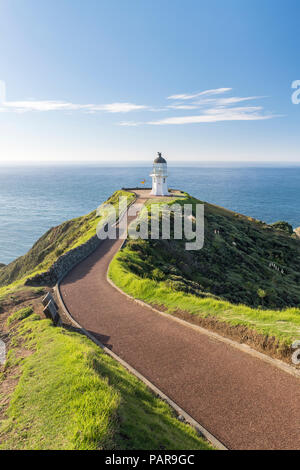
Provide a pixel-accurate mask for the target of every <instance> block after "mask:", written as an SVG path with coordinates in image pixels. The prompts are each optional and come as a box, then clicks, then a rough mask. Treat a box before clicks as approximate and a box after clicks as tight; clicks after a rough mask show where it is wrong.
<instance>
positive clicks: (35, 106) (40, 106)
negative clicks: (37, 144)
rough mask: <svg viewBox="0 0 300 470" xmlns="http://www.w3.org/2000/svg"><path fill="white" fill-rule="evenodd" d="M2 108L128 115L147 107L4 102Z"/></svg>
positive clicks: (135, 105)
mask: <svg viewBox="0 0 300 470" xmlns="http://www.w3.org/2000/svg"><path fill="white" fill-rule="evenodd" d="M2 106H3V107H4V109H5V108H6V109H7V110H8V111H9V110H10V111H19V112H26V111H78V110H83V111H86V112H97V111H106V112H108V113H129V112H130V111H138V110H141V109H147V106H144V105H138V104H133V103H109V104H100V105H97V104H76V103H69V102H66V101H34V100H28V101H5V102H4V103H3V104H2Z"/></svg>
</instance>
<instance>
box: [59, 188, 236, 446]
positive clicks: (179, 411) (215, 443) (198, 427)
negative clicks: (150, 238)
mask: <svg viewBox="0 0 300 470" xmlns="http://www.w3.org/2000/svg"><path fill="white" fill-rule="evenodd" d="M136 200H137V197H136V198H135V200H134V201H132V203H131V204H130V205H129V207H130V206H131V205H132V204H134V203H135V202H136ZM129 207H128V208H127V211H128V209H129ZM123 215H124V214H122V216H121V217H120V218H119V221H120V219H121V218H122V217H123ZM119 221H118V222H119ZM125 243H126V239H125V240H124V241H123V243H122V245H121V246H120V248H119V250H121V249H122V248H123V246H124V244H125ZM82 261H83V260H81V261H80V262H79V263H77V264H80V263H81V262H82ZM109 266H110V264H109ZM74 267H75V266H73V267H72V269H73V268H74ZM108 269H109V267H108ZM68 274H69V273H65V274H64V276H61V277H60V278H59V279H58V280H57V283H56V285H55V286H54V288H53V290H54V293H55V295H56V299H57V301H58V303H59V305H60V307H61V308H62V310H63V312H64V314H65V315H66V317H67V318H68V320H69V321H70V322H71V324H72V325H73V326H74V327H76V328H78V329H80V330H81V332H82V333H83V334H84V335H85V336H87V337H88V338H89V339H91V340H92V341H93V342H94V343H95V344H97V346H99V347H100V348H101V349H102V350H103V351H104V352H105V353H106V354H108V355H109V356H110V357H112V358H113V359H115V360H116V361H117V362H119V364H121V365H122V366H123V367H125V369H127V370H128V371H129V372H131V373H132V374H133V375H135V376H136V377H137V378H138V379H139V380H141V381H142V382H143V383H144V384H145V385H146V386H147V387H148V388H149V389H150V390H151V391H152V392H153V393H154V394H155V395H157V396H159V398H161V399H162V400H163V401H165V402H166V403H168V405H169V406H170V407H171V408H173V410H174V411H175V412H176V413H177V415H178V416H180V415H181V416H182V417H183V418H184V420H185V421H186V422H187V423H188V424H190V425H191V426H192V427H193V428H195V429H196V431H197V432H198V433H199V434H200V435H202V436H204V437H205V438H206V439H207V440H208V441H209V442H210V443H211V444H212V445H213V446H214V447H215V448H216V449H218V450H228V449H227V447H225V445H224V444H222V442H221V441H219V440H218V439H217V438H216V437H215V436H214V435H213V434H211V433H210V432H209V431H208V430H207V429H205V428H204V427H203V426H202V425H201V424H200V423H198V421H196V420H195V419H194V418H193V417H192V416H191V415H189V414H188V413H187V412H186V411H184V410H183V409H182V408H181V407H180V406H179V405H177V403H175V402H174V401H173V400H172V399H171V398H170V397H168V396H167V395H166V394H165V393H164V392H162V391H161V390H160V389H159V388H158V387H156V385H154V384H153V383H152V382H150V381H149V380H148V379H147V378H146V377H144V376H143V375H142V374H141V373H140V372H138V371H137V370H136V369H135V368H134V367H132V366H131V365H130V364H128V363H127V362H126V361H124V360H123V359H122V358H121V357H119V356H118V355H117V354H115V353H114V352H113V351H111V350H110V349H109V348H107V347H106V346H105V345H104V344H102V343H101V341H99V340H98V339H97V338H96V337H95V336H94V335H92V334H91V333H90V332H89V331H87V330H86V329H85V328H83V326H81V325H80V323H78V322H77V321H76V320H75V319H74V318H73V317H72V315H71V313H70V312H69V310H68V309H67V307H66V305H65V303H64V301H63V298H62V296H61V292H60V284H61V282H62V280H63V279H64V278H65V277H66V276H67V275H68ZM106 279H107V281H108V282H109V283H110V284H111V285H112V286H113V287H114V288H115V289H117V290H119V291H120V292H121V293H122V294H123V295H125V296H127V297H129V298H131V297H130V296H128V295H127V294H126V293H125V292H123V291H122V290H121V289H119V288H118V287H117V286H116V285H115V284H114V283H113V282H112V281H111V280H110V279H109V277H108V271H107V273H106ZM132 299H133V298H132ZM133 300H136V299H133ZM141 303H142V302H141ZM145 305H146V306H147V307H148V308H151V307H150V306H149V305H147V304H145ZM159 313H161V312H159Z"/></svg>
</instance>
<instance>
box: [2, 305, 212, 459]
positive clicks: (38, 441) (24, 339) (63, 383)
mask: <svg viewBox="0 0 300 470" xmlns="http://www.w3.org/2000/svg"><path fill="white" fill-rule="evenodd" d="M7 325H8V334H9V337H10V344H11V349H10V351H9V354H8V358H7V361H6V364H5V367H4V368H3V371H2V373H1V366H0V449H84V450H88V449H124V450H125V449H131V450H132V449H210V448H211V447H210V445H208V443H207V442H206V441H204V440H203V439H201V438H200V437H199V436H198V435H197V433H196V432H195V430H194V429H192V428H191V427H190V426H188V425H186V424H184V423H182V422H180V421H179V420H178V419H177V418H176V416H175V415H174V413H173V411H172V410H171V409H170V408H169V406H168V405H167V404H166V403H164V402H163V401H162V400H160V399H158V398H156V397H155V396H154V395H153V394H152V393H151V392H150V391H149V390H148V389H147V387H146V386H145V385H144V384H143V383H142V382H140V381H139V380H137V379H136V378H135V377H134V376H133V375H131V374H130V373H129V372H127V371H126V369H124V368H123V367H122V366H120V365H119V364H118V363H117V362H116V361H114V360H113V359H111V358H110V357H109V356H107V355H106V354H104V353H103V352H102V351H101V349H100V348H99V347H98V346H96V345H95V344H94V343H92V342H91V341H90V340H89V339H87V338H86V337H85V336H82V335H80V334H79V333H76V332H71V331H67V330H64V329H62V328H58V327H53V326H52V325H51V322H50V321H49V320H41V319H40V317H39V316H38V315H36V314H34V312H33V310H32V308H31V307H29V306H28V307H26V308H23V309H21V310H19V311H17V312H15V313H13V314H12V315H11V316H10V317H9V318H8V321H7ZM12 383H13V387H12V386H11V384H12ZM9 384H10V385H9ZM10 389H12V390H11V396H10V403H9V406H8V408H6V406H5V403H6V401H7V392H8V390H10Z"/></svg>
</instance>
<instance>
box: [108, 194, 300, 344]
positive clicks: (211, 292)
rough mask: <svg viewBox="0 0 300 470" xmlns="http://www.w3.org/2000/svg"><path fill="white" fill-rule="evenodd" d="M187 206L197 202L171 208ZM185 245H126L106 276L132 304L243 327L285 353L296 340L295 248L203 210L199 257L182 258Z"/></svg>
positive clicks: (280, 236)
mask: <svg viewBox="0 0 300 470" xmlns="http://www.w3.org/2000/svg"><path fill="white" fill-rule="evenodd" d="M172 202H174V201H172ZM187 202H188V203H192V204H193V205H194V204H195V203H197V202H200V201H197V200H196V199H194V198H191V197H190V196H189V195H186V198H185V199H184V200H176V203H179V204H183V203H187ZM149 203H153V201H150V202H149ZM149 203H148V204H147V206H149ZM144 216H145V213H141V217H144ZM216 229H219V230H220V235H219V234H215V230H216ZM233 241H234V243H235V245H234V244H232V242H233ZM184 243H185V241H184V240H150V239H149V240H131V241H129V242H128V243H127V245H126V246H125V248H124V249H123V250H122V251H121V252H119V253H118V254H117V255H116V257H115V258H114V260H113V261H112V263H111V265H110V268H109V276H110V277H111V279H112V280H113V281H114V283H115V284H116V285H117V286H118V287H120V288H121V289H122V290H124V292H126V293H128V294H129V295H131V296H132V297H135V298H138V299H141V300H144V301H145V302H147V303H150V304H152V305H160V306H162V307H165V308H166V309H167V311H168V312H169V313H174V312H176V310H182V311H186V312H189V313H190V314H192V315H196V316H199V317H203V318H207V317H214V318H217V319H218V320H219V321H225V322H227V323H229V324H230V325H245V326H247V327H249V328H251V329H253V330H255V331H257V332H258V333H262V334H264V335H268V336H275V337H276V338H278V340H279V341H280V342H281V343H283V344H285V345H286V344H290V343H291V342H292V341H293V340H295V339H299V336H300V309H299V305H300V284H299V280H300V268H299V259H300V242H299V240H296V239H294V238H292V237H291V236H290V235H289V234H287V233H284V232H282V231H281V230H276V229H275V228H272V227H270V226H267V225H266V224H264V223H262V222H259V221H256V220H254V219H250V218H248V217H245V216H242V215H240V214H235V213H233V212H230V211H227V210H225V209H222V208H219V207H217V206H212V205H210V204H206V203H205V244H204V247H203V249H202V250H199V251H186V250H185V249H184ZM272 260H273V261H275V262H276V264H278V265H279V266H281V267H284V270H285V274H284V275H282V274H281V273H279V272H277V271H274V270H273V269H271V268H270V267H269V263H270V262H271V261H272ZM262 292H263V293H264V296H263V298H262V295H261V293H262Z"/></svg>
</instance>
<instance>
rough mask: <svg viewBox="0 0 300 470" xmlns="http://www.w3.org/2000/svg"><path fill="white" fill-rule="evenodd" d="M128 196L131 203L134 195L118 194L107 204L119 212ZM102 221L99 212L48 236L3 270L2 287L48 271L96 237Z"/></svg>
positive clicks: (76, 220) (49, 233)
mask: <svg viewBox="0 0 300 470" xmlns="http://www.w3.org/2000/svg"><path fill="white" fill-rule="evenodd" d="M121 196H127V197H128V202H129V203H130V202H131V201H132V200H133V199H134V194H133V193H129V192H127V191H116V192H115V193H114V194H113V195H112V196H111V197H110V198H109V199H108V201H107V203H110V204H113V205H114V206H115V207H116V209H118V202H119V197H121ZM100 220H101V217H99V216H98V215H97V212H96V210H94V211H93V212H91V213H90V214H87V215H84V216H82V217H77V218H76V219H72V220H68V221H67V222H64V223H63V224H61V225H58V226H57V227H53V228H51V229H50V230H48V232H46V233H45V234H44V235H43V236H42V237H41V238H40V239H39V240H38V241H37V242H36V243H35V244H34V245H33V247H32V248H31V249H30V250H29V251H28V253H26V254H25V255H24V256H21V257H20V258H18V259H16V260H15V261H13V262H12V263H10V264H8V265H7V266H3V267H2V268H1V269H0V294H1V287H3V286H8V285H9V284H12V283H16V281H18V282H17V283H16V284H22V283H23V282H24V281H25V280H26V278H28V277H31V276H34V275H35V274H38V273H41V272H44V271H46V270H47V269H48V268H49V267H50V266H51V265H52V264H53V263H54V262H55V261H56V260H57V258H58V257H59V256H61V255H62V254H64V253H66V252H67V251H69V250H71V249H73V248H76V247H77V246H78V245H81V244H82V243H85V242H86V241H87V240H89V239H90V238H91V237H93V236H94V235H95V234H96V227H97V224H98V223H99V221H100Z"/></svg>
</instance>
